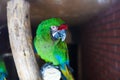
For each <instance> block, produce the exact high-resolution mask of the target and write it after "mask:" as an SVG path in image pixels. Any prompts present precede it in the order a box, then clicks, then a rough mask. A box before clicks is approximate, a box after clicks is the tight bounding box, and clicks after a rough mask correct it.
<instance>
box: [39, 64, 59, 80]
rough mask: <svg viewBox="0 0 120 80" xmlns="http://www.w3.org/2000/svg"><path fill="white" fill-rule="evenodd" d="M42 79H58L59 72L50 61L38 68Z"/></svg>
mask: <svg viewBox="0 0 120 80" xmlns="http://www.w3.org/2000/svg"><path fill="white" fill-rule="evenodd" d="M40 72H41V74H42V78H43V80H60V78H61V72H60V71H59V70H58V69H57V68H56V66H53V65H52V64H51V63H46V64H45V65H43V66H42V68H41V70H40Z"/></svg>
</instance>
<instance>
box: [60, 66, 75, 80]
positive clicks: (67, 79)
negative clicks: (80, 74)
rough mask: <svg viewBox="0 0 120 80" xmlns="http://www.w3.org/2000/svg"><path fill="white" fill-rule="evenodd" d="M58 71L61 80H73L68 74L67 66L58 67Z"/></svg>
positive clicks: (70, 74) (69, 73)
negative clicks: (59, 71)
mask: <svg viewBox="0 0 120 80" xmlns="http://www.w3.org/2000/svg"><path fill="white" fill-rule="evenodd" d="M60 70H61V72H62V75H63V77H62V78H63V80H74V78H73V75H72V73H71V72H70V70H69V69H68V67H67V65H64V67H63V66H60Z"/></svg>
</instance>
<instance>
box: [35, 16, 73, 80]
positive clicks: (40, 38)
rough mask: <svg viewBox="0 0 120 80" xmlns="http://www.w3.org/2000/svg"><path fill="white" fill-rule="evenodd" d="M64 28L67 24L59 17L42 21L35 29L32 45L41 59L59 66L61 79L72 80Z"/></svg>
mask: <svg viewBox="0 0 120 80" xmlns="http://www.w3.org/2000/svg"><path fill="white" fill-rule="evenodd" d="M66 29H67V25H66V24H65V22H64V21H63V20H62V19H60V18H50V19H47V20H44V21H42V22H41V23H40V24H39V25H38V28H37V31H36V36H35V38H34V46H35V49H36V51H37V54H38V55H39V56H40V58H41V59H43V60H44V61H45V62H47V63H51V64H53V65H54V66H58V67H59V68H60V70H61V72H62V75H63V77H62V78H63V80H74V78H73V76H72V74H71V72H70V69H69V68H70V65H69V55H68V48H67V44H66V43H65V38H66Z"/></svg>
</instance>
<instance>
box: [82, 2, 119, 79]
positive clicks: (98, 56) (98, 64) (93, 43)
mask: <svg viewBox="0 0 120 80" xmlns="http://www.w3.org/2000/svg"><path fill="white" fill-rule="evenodd" d="M118 1H119V0H118ZM81 39H82V43H81V44H82V60H83V66H82V68H83V80H120V1H119V2H118V3H116V4H114V5H113V6H112V7H110V8H109V9H107V10H105V11H103V12H102V13H100V14H98V15H97V16H95V17H94V18H93V19H91V20H90V21H89V22H88V23H86V24H85V25H84V27H83V29H82V37H81Z"/></svg>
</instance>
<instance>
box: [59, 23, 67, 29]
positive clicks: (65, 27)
mask: <svg viewBox="0 0 120 80" xmlns="http://www.w3.org/2000/svg"><path fill="white" fill-rule="evenodd" d="M63 29H64V30H66V29H68V26H67V25H66V24H62V25H61V26H60V27H59V28H58V30H63Z"/></svg>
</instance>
